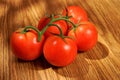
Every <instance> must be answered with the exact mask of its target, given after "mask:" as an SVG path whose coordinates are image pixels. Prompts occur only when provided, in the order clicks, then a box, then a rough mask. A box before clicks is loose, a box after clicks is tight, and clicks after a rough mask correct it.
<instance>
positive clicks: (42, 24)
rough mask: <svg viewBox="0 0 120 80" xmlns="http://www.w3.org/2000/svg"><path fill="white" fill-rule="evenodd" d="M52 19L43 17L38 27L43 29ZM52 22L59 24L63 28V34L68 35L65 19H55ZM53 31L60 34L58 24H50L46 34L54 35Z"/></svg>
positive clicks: (46, 35) (47, 35)
mask: <svg viewBox="0 0 120 80" xmlns="http://www.w3.org/2000/svg"><path fill="white" fill-rule="evenodd" d="M56 18H57V17H56ZM50 20H51V19H50V18H47V17H46V18H45V17H44V18H41V20H40V21H39V24H38V29H39V30H42V29H43V28H44V27H45V26H46V25H47V24H48V23H49V22H50ZM52 24H56V25H58V26H59V27H60V28H61V29H62V32H63V34H64V35H66V33H67V29H68V28H67V24H66V22H65V21H64V20H59V21H55V22H53V23H52ZM51 33H54V34H60V32H59V29H58V28H57V27H56V26H49V28H47V30H46V31H45V34H44V35H45V37H49V36H51V35H53V34H51Z"/></svg>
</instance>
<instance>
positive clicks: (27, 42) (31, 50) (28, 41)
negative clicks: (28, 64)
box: [10, 30, 44, 60]
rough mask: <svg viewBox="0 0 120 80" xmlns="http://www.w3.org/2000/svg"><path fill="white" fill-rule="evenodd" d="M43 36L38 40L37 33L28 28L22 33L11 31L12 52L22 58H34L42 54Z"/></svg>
mask: <svg viewBox="0 0 120 80" xmlns="http://www.w3.org/2000/svg"><path fill="white" fill-rule="evenodd" d="M43 42H44V36H42V38H41V40H40V42H38V35H37V33H36V32H35V31H33V30H29V31H28V32H26V33H24V34H22V33H20V32H13V34H12V36H11V39H10V44H11V47H12V51H13V54H15V56H16V57H18V58H20V59H22V60H34V59H36V58H38V57H39V56H40V55H41V54H42V49H43Z"/></svg>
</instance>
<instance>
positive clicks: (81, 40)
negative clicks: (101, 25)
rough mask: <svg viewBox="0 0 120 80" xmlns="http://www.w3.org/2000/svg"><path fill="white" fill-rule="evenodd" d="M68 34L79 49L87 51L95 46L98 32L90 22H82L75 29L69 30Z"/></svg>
mask: <svg viewBox="0 0 120 80" xmlns="http://www.w3.org/2000/svg"><path fill="white" fill-rule="evenodd" d="M68 36H72V37H73V38H74V40H75V42H76V44H77V47H78V50H79V51H87V50H89V49H91V48H92V47H94V46H95V44H96V42H97V38H98V33H97V30H96V28H95V26H94V25H93V24H92V23H90V22H82V23H80V25H79V26H78V27H76V29H75V30H74V28H73V29H72V30H70V31H69V32H68Z"/></svg>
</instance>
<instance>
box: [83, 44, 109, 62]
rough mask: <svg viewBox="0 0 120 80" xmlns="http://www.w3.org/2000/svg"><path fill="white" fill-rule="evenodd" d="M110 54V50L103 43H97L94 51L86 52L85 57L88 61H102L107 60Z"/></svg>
mask: <svg viewBox="0 0 120 80" xmlns="http://www.w3.org/2000/svg"><path fill="white" fill-rule="evenodd" d="M108 54H109V50H108V48H107V47H106V46H105V45H104V44H102V43H101V42H97V44H96V46H95V47H94V48H93V49H91V50H89V51H87V52H85V53H84V54H83V55H84V56H85V58H87V59H92V60H100V59H103V58H106V57H107V56H108Z"/></svg>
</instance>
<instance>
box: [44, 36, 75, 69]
mask: <svg viewBox="0 0 120 80" xmlns="http://www.w3.org/2000/svg"><path fill="white" fill-rule="evenodd" d="M43 52H44V53H43V54H44V57H45V59H46V60H47V61H48V62H49V63H50V64H52V65H54V66H58V67H60V66H66V65H68V64H70V63H72V62H73V60H74V59H75V57H76V55H77V46H76V44H75V42H74V41H73V40H72V39H70V38H64V40H63V39H62V38H61V37H59V36H51V37H48V38H47V40H46V41H45V44H44V47H43Z"/></svg>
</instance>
